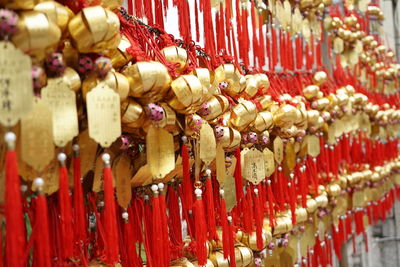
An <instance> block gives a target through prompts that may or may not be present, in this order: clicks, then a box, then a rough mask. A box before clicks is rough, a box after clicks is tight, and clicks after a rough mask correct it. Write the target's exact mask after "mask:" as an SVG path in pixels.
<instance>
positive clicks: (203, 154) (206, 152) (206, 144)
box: [200, 122, 225, 165]
mask: <svg viewBox="0 0 400 267" xmlns="http://www.w3.org/2000/svg"><path fill="white" fill-rule="evenodd" d="M215 148H216V142H215V135H214V130H213V129H212V128H211V126H210V125H209V124H208V123H207V122H205V123H203V125H202V126H201V129H200V159H201V160H202V161H203V162H204V163H205V164H206V165H209V164H210V163H211V161H213V160H214V159H215V156H216V149H215ZM224 161H225V158H224Z"/></svg>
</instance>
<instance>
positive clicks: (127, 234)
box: [122, 211, 141, 267]
mask: <svg viewBox="0 0 400 267" xmlns="http://www.w3.org/2000/svg"><path fill="white" fill-rule="evenodd" d="M122 216H123V218H124V219H125V223H124V241H125V242H124V243H125V249H126V254H127V256H128V262H129V266H130V267H139V266H141V263H140V262H139V258H138V255H137V252H136V241H137V240H136V237H135V234H134V232H133V214H132V211H130V212H129V213H128V212H124V213H123V214H122ZM130 216H131V217H132V219H129V217H130Z"/></svg>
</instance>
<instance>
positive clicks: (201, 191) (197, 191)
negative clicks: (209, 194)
mask: <svg viewBox="0 0 400 267" xmlns="http://www.w3.org/2000/svg"><path fill="white" fill-rule="evenodd" d="M202 193H203V190H201V189H200V188H196V190H194V194H195V195H196V196H201V194H202Z"/></svg>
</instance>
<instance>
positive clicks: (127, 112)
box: [121, 98, 145, 128]
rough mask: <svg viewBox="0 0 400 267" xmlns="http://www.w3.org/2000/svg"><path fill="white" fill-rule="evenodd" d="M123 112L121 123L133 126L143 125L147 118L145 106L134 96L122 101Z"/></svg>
mask: <svg viewBox="0 0 400 267" xmlns="http://www.w3.org/2000/svg"><path fill="white" fill-rule="evenodd" d="M121 114H122V115H121V123H122V124H125V125H126V126H127V127H131V128H136V127H141V126H142V124H143V122H144V119H145V113H144V110H143V107H142V106H141V105H139V104H138V103H137V102H135V101H134V100H133V99H132V98H128V99H127V100H126V101H123V102H122V103H121Z"/></svg>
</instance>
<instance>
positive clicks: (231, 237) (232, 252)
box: [228, 216, 236, 267]
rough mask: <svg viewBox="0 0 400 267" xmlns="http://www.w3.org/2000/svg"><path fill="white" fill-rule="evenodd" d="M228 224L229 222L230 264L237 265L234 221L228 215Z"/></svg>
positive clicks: (232, 266)
mask: <svg viewBox="0 0 400 267" xmlns="http://www.w3.org/2000/svg"><path fill="white" fill-rule="evenodd" d="M228 224H229V226H228V227H229V236H228V239H229V266H231V267H236V256H235V238H234V234H235V232H234V230H233V222H232V217H231V216H228Z"/></svg>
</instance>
